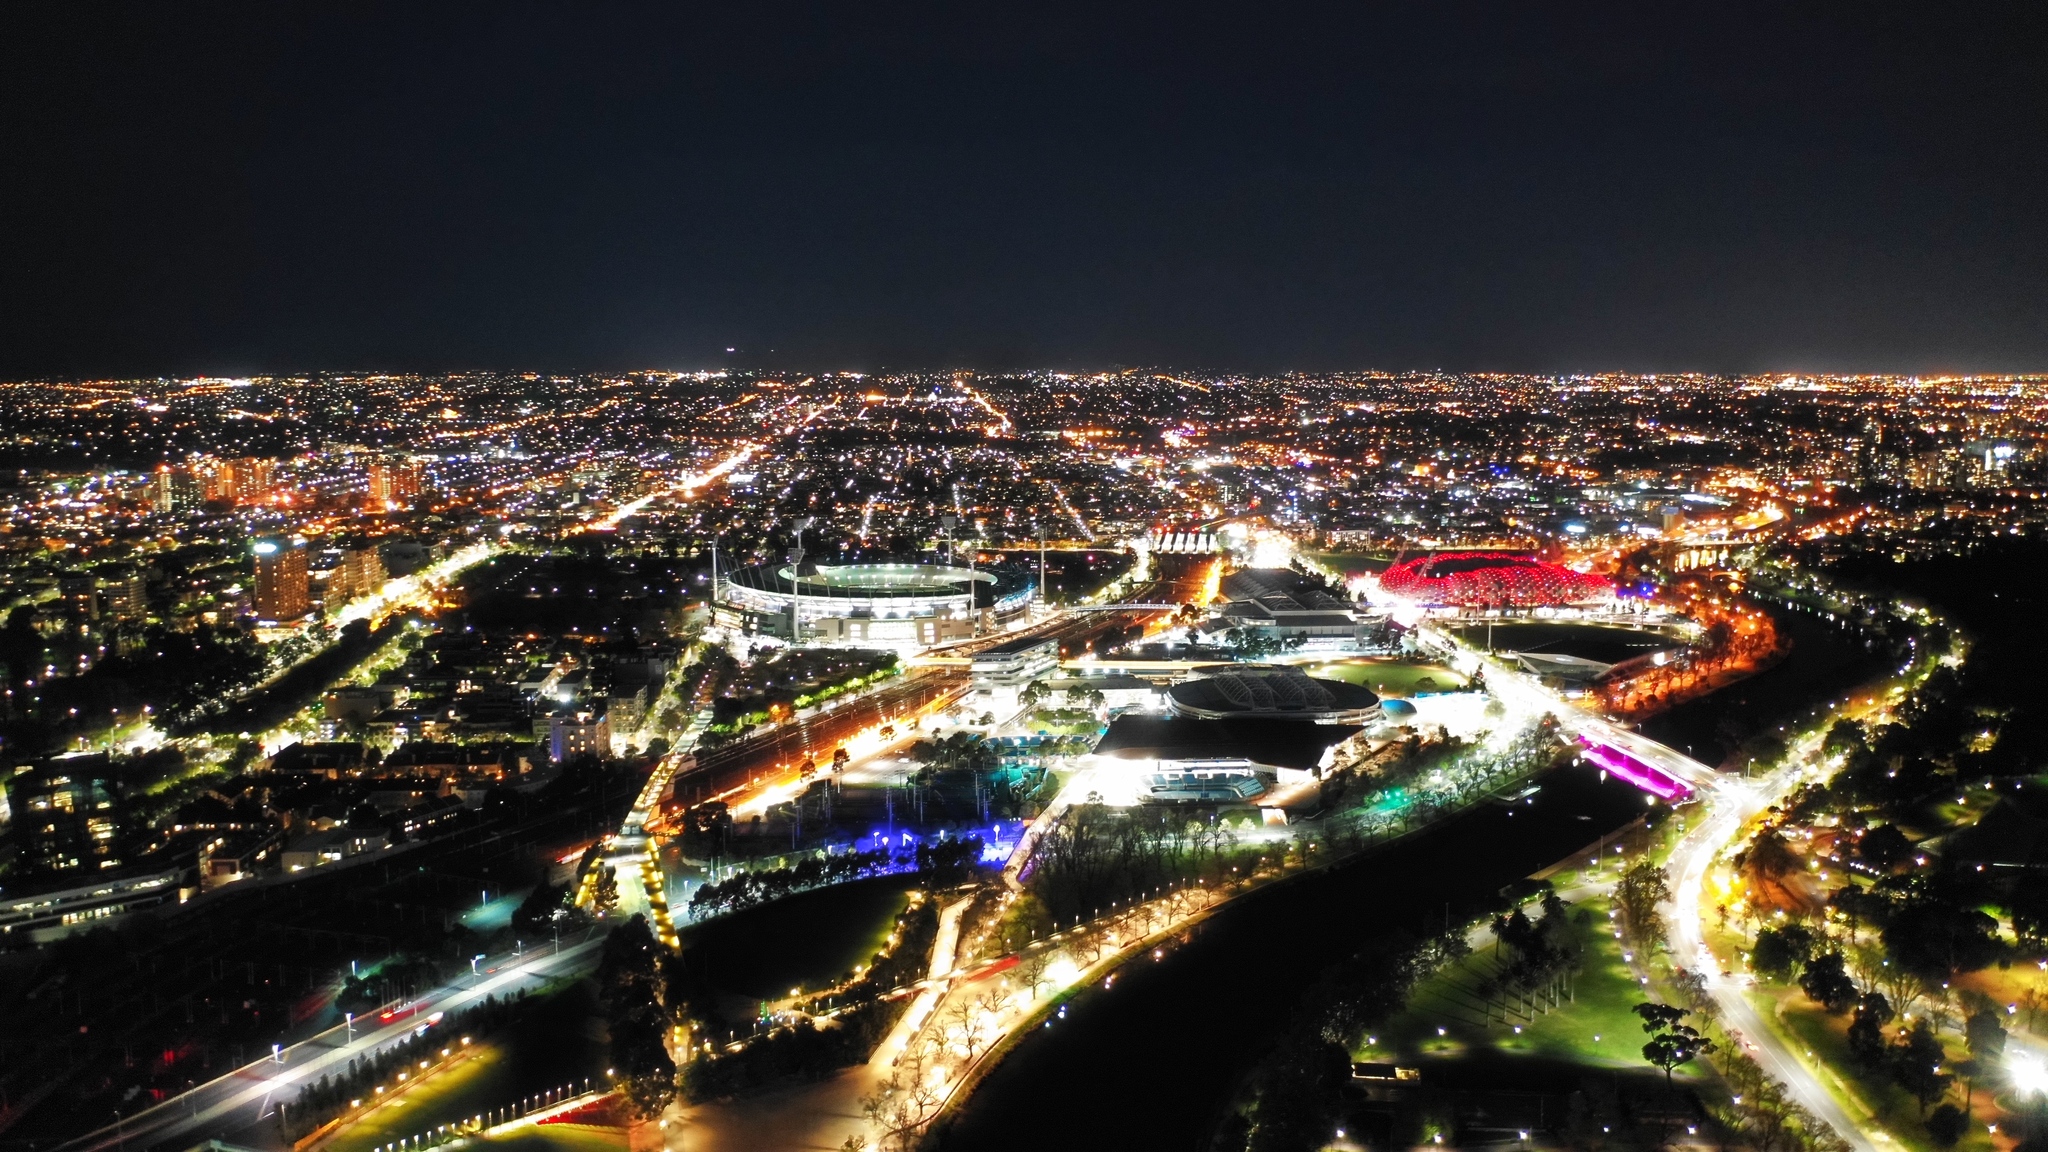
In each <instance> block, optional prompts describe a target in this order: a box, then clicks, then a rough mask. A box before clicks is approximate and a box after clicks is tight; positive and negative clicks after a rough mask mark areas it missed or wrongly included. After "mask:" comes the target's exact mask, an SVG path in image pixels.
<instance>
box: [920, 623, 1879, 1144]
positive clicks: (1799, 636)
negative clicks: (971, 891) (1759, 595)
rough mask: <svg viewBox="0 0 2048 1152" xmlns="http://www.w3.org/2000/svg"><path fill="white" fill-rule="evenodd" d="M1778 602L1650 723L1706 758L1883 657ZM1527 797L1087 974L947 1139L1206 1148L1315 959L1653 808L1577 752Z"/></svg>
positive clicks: (1330, 958) (1506, 878) (1333, 955)
mask: <svg viewBox="0 0 2048 1152" xmlns="http://www.w3.org/2000/svg"><path fill="white" fill-rule="evenodd" d="M1779 616H1780V623H1781V626H1782V627H1784V628H1786V629H1787V630H1788V631H1789V632H1790V634H1791V637H1792V640H1793V649H1792V653H1791V655H1789V656H1788V657H1787V658H1786V659H1785V660H1784V661H1783V662H1781V663H1780V664H1779V665H1778V666H1776V667H1775V668H1773V669H1771V670H1770V671H1768V672H1765V673H1763V674H1762V675H1759V676H1757V677H1754V678H1752V679H1751V680H1749V681H1746V682H1744V683H1742V684H1738V685H1735V686H1733V687H1731V688H1729V689H1728V690H1726V691H1723V692H1720V693H1716V694H1715V695H1713V696H1710V697H1707V698H1704V699H1702V700H1699V701H1695V702H1693V703H1691V704H1688V705H1685V706H1683V707H1680V708H1677V709H1673V710H1672V711H1671V712H1669V713H1666V714H1665V715H1663V716H1660V717H1658V718H1656V719H1655V720H1653V721H1650V722H1648V723H1646V724H1644V725H1643V729H1644V731H1645V732H1647V733H1648V734H1650V735H1651V736H1653V737H1655V738H1657V739H1660V740H1663V741H1665V742H1667V743H1670V744H1672V745H1674V746H1676V747H1681V748H1682V747H1684V746H1686V745H1687V744H1691V745H1692V746H1693V747H1694V749H1695V751H1696V753H1697V754H1699V755H1700V757H1701V758H1702V759H1705V760H1707V761H1708V762H1709V763H1713V762H1715V761H1717V760H1718V759H1719V758H1720V757H1721V756H1722V755H1724V754H1725V753H1726V752H1727V751H1729V750H1730V749H1732V748H1733V747H1734V746H1735V744H1736V743H1738V742H1739V741H1740V740H1741V739H1743V738H1745V737H1746V736H1748V735H1749V734H1750V733H1751V732H1752V731H1755V730H1757V729H1758V728H1760V727H1761V726H1763V725H1766V724H1772V725H1775V724H1778V723H1780V722H1782V721H1784V720H1785V719H1787V718H1789V717H1790V716H1792V715H1795V714H1797V713H1798V712H1800V711H1802V710H1804V709H1806V708H1808V707H1811V706H1812V705H1814V704H1816V703H1820V702H1824V701H1826V700H1828V699H1830V698H1832V697H1833V696H1835V695H1838V694H1840V693H1841V692H1843V691H1844V690H1846V689H1848V688H1851V687H1854V686H1855V685H1858V684H1861V683H1863V682H1864V681H1866V680H1868V679H1870V678H1872V677H1874V676H1877V675H1879V674H1881V673H1882V672H1883V671H1884V669H1885V666H1886V660H1885V659H1884V656H1883V654H1882V653H1879V652H1876V651H1873V650H1871V649H1868V648H1866V647H1865V646H1864V644H1863V639H1862V637H1861V636H1859V635H1857V634H1855V633H1852V632H1845V631H1842V630H1840V629H1838V628H1834V627H1832V626H1830V625H1828V624H1827V623H1826V622H1825V621H1824V620H1815V619H1813V618H1812V617H1808V616H1803V615H1800V614H1797V613H1789V612H1787V613H1780V614H1779ZM1535 801H1536V802H1535V803H1534V804H1533V805H1528V806H1518V807H1516V808H1514V809H1507V808H1502V807H1498V806H1494V805H1483V806H1481V807H1479V808H1476V809H1473V810H1471V811H1468V812H1465V813H1463V814H1461V815H1459V816H1456V817H1454V818H1452V819H1450V820H1448V821H1446V822H1445V823H1444V824H1442V825H1441V826H1439V827H1437V828H1435V829H1433V830H1432V831H1430V832H1428V833H1426V834H1424V835H1422V836H1420V837H1417V838H1415V839H1413V840H1409V841H1406V842H1404V843H1402V844H1399V845H1396V846H1395V847H1393V848H1390V849H1385V850H1381V851H1378V852H1375V853H1373V854H1370V855H1368V856H1365V857H1363V858H1361V859H1359V860H1356V861H1354V862H1352V863H1350V864H1347V865H1344V866H1342V867H1339V868H1335V869H1332V870H1331V871H1329V872H1325V873H1321V874H1318V875H1314V876H1309V877H1304V878H1302V879H1300V880H1297V881H1294V882H1293V883H1290V884H1286V885H1282V886H1280V887H1278V888H1275V889H1272V890H1269V891H1267V892H1264V893H1260V894H1258V895H1255V896H1252V897H1250V898H1248V899H1245V900H1244V901H1243V902H1242V903H1241V904H1240V905H1238V906H1237V907H1235V908H1232V909H1229V910H1227V911H1225V912H1223V913H1221V914H1219V915H1218V916H1217V917H1215V918H1214V919H1213V920H1211V921H1210V922H1209V923H1208V924H1206V925H1204V926H1203V927H1202V928H1201V929H1199V930H1198V932H1197V934H1196V935H1195V937H1194V939H1192V940H1191V941H1190V942H1188V943H1187V944H1185V945H1183V946H1182V947H1180V948H1179V949H1177V950H1175V951H1172V952H1169V953H1168V954H1167V956H1166V958H1165V959H1164V960H1162V961H1158V962H1153V963H1147V962H1138V963H1135V964H1132V965H1130V966H1128V967H1126V968H1125V969H1124V972H1123V974H1122V975H1120V976H1119V977H1118V978H1117V980H1116V983H1115V987H1114V988H1111V989H1108V990H1105V989H1103V988H1101V987H1100V986H1097V987H1095V988H1094V989H1091V990H1090V991H1089V992H1088V993H1087V994H1085V995H1083V996H1081V997H1080V998H1079V999H1078V1000H1076V1001H1075V1002H1074V1003H1073V1004H1072V1005H1070V1006H1069V1008H1068V1010H1067V1018H1066V1019H1065V1020H1062V1021H1059V1022H1057V1023H1056V1024H1054V1026H1053V1027H1051V1028H1047V1029H1043V1030H1041V1031H1040V1032H1039V1034H1038V1035H1037V1036H1035V1037H1033V1038H1032V1039H1030V1040H1028V1041H1026V1042H1025V1043H1024V1044H1022V1045H1021V1046H1019V1047H1018V1049H1017V1050H1016V1051H1015V1052H1014V1053H1012V1054H1011V1055H1010V1057H1009V1058H1008V1059H1007V1060H1005V1061H1004V1062H1003V1064H1002V1065H1001V1066H1000V1067H999V1068H998V1069H997V1070H996V1071H995V1072H994V1073H992V1074H991V1075H990V1076H989V1078H988V1079H987V1080H986V1081H985V1082H984V1083H983V1085H982V1088H981V1090H980V1091H979V1092H977V1093H976V1094H975V1095H974V1097H973V1098H972V1099H971V1100H970V1101H969V1103H968V1104H967V1106H966V1108H965V1110H964V1111H963V1112H962V1113H961V1115H960V1116H959V1117H958V1118H957V1120H956V1122H955V1123H954V1125H953V1126H952V1129H951V1130H950V1131H948V1132H947V1133H945V1140H944V1143H943V1145H942V1147H944V1148H946V1149H949V1150H952V1149H974V1150H976V1152H1002V1150H1005V1149H1018V1150H1019V1152H1022V1150H1025V1149H1030V1150H1033V1152H1039V1150H1042V1149H1044V1148H1047V1147H1049V1146H1051V1147H1058V1148H1059V1149H1061V1152H1087V1150H1091V1149H1104V1150H1110V1149H1115V1150H1117V1152H1128V1150H1130V1149H1139V1148H1143V1149H1153V1148H1157V1149H1167V1150H1170V1152H1179V1150H1188V1152H1193V1150H1195V1149H1198V1148H1201V1147H1203V1146H1205V1142H1206V1141H1207V1139H1208V1138H1209V1136H1210V1133H1211V1132H1212V1130H1213V1128H1214V1126H1215V1124H1216V1123H1217V1122H1218V1121H1219V1120H1220V1119H1221V1117H1222V1112H1221V1109H1222V1108H1223V1107H1224V1106H1225V1105H1226V1104H1227V1103H1228V1102H1229V1101H1230V1099H1231V1098H1232V1096H1233V1095H1234V1094H1235V1092H1236V1091H1237V1089H1238V1087H1239V1085H1240V1084H1241V1082H1242V1081H1243V1079H1244V1077H1245V1076H1246V1075H1247V1074H1248V1073H1249V1072H1250V1071H1251V1069H1252V1068H1253V1067H1254V1066H1255V1065H1256V1064H1257V1063H1258V1061H1259V1060H1260V1059H1261V1058H1262V1057H1263V1055H1264V1054H1265V1052H1266V1050H1267V1049H1268V1047H1269V1046H1270V1045H1271V1044H1272V1043H1273V1042H1274V1041H1276V1040H1277V1039H1278V1038H1279V1036H1280V1034H1281V1031H1282V1030H1283V1029H1284V1028H1285V1027H1286V1024H1287V1021H1288V1019H1289V1016H1290V1014H1291V1013H1292V1011H1293V1010H1294V1004H1295V1000H1296V998H1297V996H1298V995H1299V993H1300V992H1301V991H1303V990H1304V989H1305V988H1306V987H1307V985H1308V984H1309V982H1311V981H1313V980H1314V979H1315V977H1316V975H1317V974H1318V973H1319V972H1320V971H1321V970H1322V969H1323V968H1325V967H1327V966H1328V965H1330V964H1332V963H1334V962H1336V961H1337V960H1339V959H1341V958H1343V957H1345V956H1347V955H1349V954H1351V953H1353V952H1356V951H1357V950H1358V949H1359V948H1361V947H1362V946H1364V945H1365V944H1367V943H1368V942H1370V941H1371V940H1373V939H1374V938H1375V937H1377V936H1379V935H1382V934H1384V933H1385V932H1386V931H1388V930H1389V928H1391V927H1394V926H1399V927H1402V928H1406V929H1409V930H1411V931H1415V930H1419V929H1421V928H1422V927H1424V925H1425V922H1433V923H1437V924H1441V923H1442V922H1443V918H1444V916H1445V912H1446V905H1448V906H1449V911H1450V915H1451V916H1453V917H1454V918H1455V917H1460V916H1462V915H1463V914H1464V913H1465V912H1466V911H1467V910H1472V909H1476V908H1477V907H1478V906H1480V905H1481V904H1482V903H1483V902H1484V901H1485V900H1486V899H1487V898H1488V897H1489V896H1491V895H1492V894H1493V893H1496V892H1497V891H1499V889H1500V888H1501V887H1503V886H1504V885H1506V884H1508V883H1510V882H1511V881H1513V880H1516V879H1518V878H1520V877H1523V876H1526V875H1528V874H1529V873H1531V872H1535V871H1537V870H1539V869H1541V868H1544V867H1546V866H1548V865H1550V864H1552V863H1555V862H1556V861H1558V860H1560V859H1562V858H1563V857H1564V856H1566V855H1567V854H1569V853H1571V852H1574V851H1575V850H1577V849H1578V848H1580V847H1583V846H1585V845H1587V844H1590V843H1592V842H1593V841H1594V840H1596V839H1598V838H1600V837H1601V836H1603V835H1605V834H1607V833H1609V832H1611V831H1613V830H1615V829H1616V828H1618V827H1620V826H1621V825H1623V824H1626V823H1627V822H1629V821H1630V820H1633V819H1634V818H1635V817H1636V816H1637V815H1638V814H1640V813H1641V812H1642V811H1643V808H1644V801H1643V797H1642V795H1641V794H1640V793H1638V792H1636V791H1635V790H1634V789H1632V788H1630V787H1628V786H1626V785H1623V784H1620V783H1618V782H1613V781H1609V782H1602V781H1600V780H1599V779H1597V778H1596V777H1594V776H1593V775H1591V774H1590V773H1588V772H1585V771H1584V770H1582V769H1578V768H1568V769H1564V770H1562V771H1559V772H1557V773H1553V774H1552V775H1551V776H1550V777H1549V778H1548V779H1546V780H1545V781H1544V785H1543V789H1542V791H1541V792H1539V793H1538V794H1537V796H1536V798H1535ZM1511 812H1512V814H1510V813H1511Z"/></svg>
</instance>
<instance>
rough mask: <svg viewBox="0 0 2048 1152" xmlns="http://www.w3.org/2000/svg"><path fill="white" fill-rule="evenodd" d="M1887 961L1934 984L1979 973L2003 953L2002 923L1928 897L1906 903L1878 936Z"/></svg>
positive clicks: (1962, 906)
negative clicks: (1959, 976) (1999, 935)
mask: <svg viewBox="0 0 2048 1152" xmlns="http://www.w3.org/2000/svg"><path fill="white" fill-rule="evenodd" d="M1879 938H1880V939H1881V940H1883V941H1884V950H1885V957H1886V959H1888V960H1890V961H1891V962H1892V964H1893V965H1894V966H1896V967H1903V968H1905V969H1906V970H1908V971H1910V972H1912V973H1913V974H1914V975H1916V976H1919V977H1920V978H1921V979H1922V980H1925V981H1927V982H1928V983H1931V984H1938V983H1941V982H1943V981H1947V980H1951V979H1953V978H1954V976H1955V975H1956V974H1957V973H1959V972H1975V971H1976V970H1977V969H1979V968H1983V967H1985V966H1987V965H1989V964H1990V963H1992V962H1993V961H1995V960H1997V959H1998V957H1999V955H2000V954H2001V953H2002V952H2003V951H2004V946H2003V945H2001V944H2000V943H1999V941H1998V922H1997V921H1996V920H1993V919H1992V918H1991V917H1990V916H1987V915H1985V914H1984V913H1983V912H1980V911H1978V910H1977V909H1975V908H1971V907H1967V906H1965V905H1963V904H1961V903H1959V902H1957V901H1956V900H1954V899H1948V898H1943V897H1942V896H1939V895H1934V894H1929V895H1926V896H1922V897H1917V898H1914V899H1910V900H1908V901H1906V903H1905V904H1903V905H1901V906H1900V907H1899V908H1898V909H1897V910H1896V911H1894V912H1893V913H1892V916H1891V920H1890V921H1889V922H1888V923H1886V924H1885V926H1884V930H1883V931H1882V932H1881V933H1880V934H1879Z"/></svg>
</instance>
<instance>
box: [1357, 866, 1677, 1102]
mask: <svg viewBox="0 0 2048 1152" xmlns="http://www.w3.org/2000/svg"><path fill="white" fill-rule="evenodd" d="M1582 910H1583V911H1586V912H1588V913H1590V919H1589V922H1588V923H1586V924H1584V925H1575V930H1576V939H1577V940H1578V943H1579V947H1580V949H1581V955H1582V956H1583V958H1584V965H1583V967H1582V968H1581V969H1580V971H1579V975H1578V985H1577V988H1576V996H1575V998H1574V999H1572V1000H1567V1001H1564V1002H1563V1003H1561V1004H1560V1005H1559V1006H1558V1007H1556V1008H1554V1009H1550V1010H1548V1011H1539V1012H1538V1014H1537V1015H1536V1016H1535V1018H1534V1019H1533V1020H1532V1019H1530V1018H1529V1017H1528V1016H1526V1015H1523V1014H1521V1013H1520V1012H1519V1011H1517V1012H1514V1013H1512V1014H1511V1015H1510V1018H1509V1019H1508V1021H1507V1022H1506V1023H1503V1022H1502V1021H1501V1017H1500V1012H1499V1011H1498V1009H1497V1008H1496V1011H1495V1012H1494V1015H1493V1022H1492V1023H1491V1024H1490V1025H1488V1024H1487V1023H1485V1019H1484V1013H1483V1010H1482V1008H1481V1003H1482V1001H1483V996H1482V995H1481V994H1480V993H1479V991H1478V990H1479V988H1480V986H1481V984H1482V983H1484V982H1485V980H1486V979H1487V978H1488V977H1489V976H1491V975H1492V974H1493V973H1494V972H1495V971H1496V970H1497V967H1498V965H1497V963H1496V961H1495V960H1494V959H1493V949H1492V946H1491V945H1490V944H1488V945H1486V946H1484V947H1482V948H1480V949H1479V950H1478V951H1477V952H1474V953H1473V954H1472V955H1471V956H1469V957H1467V958H1466V959H1465V960H1464V961H1463V962H1462V963H1459V964H1456V965H1453V966H1451V967H1450V968H1447V969H1445V970H1444V971H1442V972H1439V973H1438V974H1436V975H1435V976H1433V977H1431V978H1430V979H1429V980H1427V981H1424V982H1423V984H1422V985H1421V986H1420V987H1419V988H1417V989H1416V992H1415V994H1414V995H1413V996H1411V997H1410V998H1409V1000H1408V1007H1407V1009H1406V1010H1405V1011H1403V1012H1402V1013H1401V1014H1400V1015H1398V1016H1396V1017H1394V1018H1393V1019H1391V1020H1389V1021H1387V1022H1386V1023H1385V1024H1383V1025H1381V1026H1380V1028H1379V1029H1378V1030H1377V1032H1376V1033H1375V1039H1376V1040H1377V1043H1373V1044H1368V1045H1367V1046H1366V1047H1365V1048H1364V1049H1363V1050H1361V1052H1360V1053H1359V1054H1358V1057H1357V1058H1358V1059H1361V1060H1395V1059H1399V1060H1403V1061H1408V1060H1417V1059H1422V1058H1445V1059H1447V1058H1456V1057H1459V1056H1462V1055H1466V1054H1470V1053H1474V1052H1480V1051H1487V1052H1498V1053H1504V1054H1515V1055H1533V1056H1542V1057H1547V1058H1551V1059H1560V1060H1569V1061H1573V1062H1577V1063H1584V1064H1600V1065H1607V1066H1615V1067H1643V1068H1648V1067H1649V1065H1648V1064H1647V1063H1645V1062H1644V1060H1643V1055H1642V1049H1643V1040H1644V1035H1643V1030H1642V1021H1641V1020H1640V1019H1639V1018H1638V1017H1637V1016H1636V1014H1635V1012H1634V1006H1635V1005H1636V1004H1638V1003H1641V1002H1642V1001H1643V1000H1645V999H1647V997H1646V996H1645V995H1644V994H1643V993H1642V991H1641V990H1640V989H1639V988H1638V986H1637V984H1636V980H1635V977H1634V976H1633V975H1631V974H1630V973H1629V970H1628V967H1627V965H1626V963H1625V962H1624V961H1623V959H1622V950H1621V942H1620V941H1618V940H1616V939H1614V936H1613V934H1612V932H1611V930H1610V929H1609V928H1608V927H1607V925H1608V919H1607V904H1606V902H1605V901H1604V900H1587V901H1584V902H1582V903H1579V904H1575V905H1573V907H1572V911H1573V912H1574V913H1577V912H1580V911H1582ZM1517 1025H1519V1026H1520V1028H1521V1031H1520V1032H1519V1033H1517V1032H1516V1031H1515V1027H1516V1026H1517ZM1439 1029H1441V1030H1442V1034H1441V1035H1439V1034H1438V1030H1439Z"/></svg>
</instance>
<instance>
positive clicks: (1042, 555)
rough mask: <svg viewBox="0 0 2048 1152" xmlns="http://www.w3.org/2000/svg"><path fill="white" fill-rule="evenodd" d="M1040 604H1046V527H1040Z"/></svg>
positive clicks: (1041, 525)
mask: <svg viewBox="0 0 2048 1152" xmlns="http://www.w3.org/2000/svg"><path fill="white" fill-rule="evenodd" d="M1038 602H1039V603H1040V604H1043V603H1045V525H1043V524H1040V525H1039V526H1038Z"/></svg>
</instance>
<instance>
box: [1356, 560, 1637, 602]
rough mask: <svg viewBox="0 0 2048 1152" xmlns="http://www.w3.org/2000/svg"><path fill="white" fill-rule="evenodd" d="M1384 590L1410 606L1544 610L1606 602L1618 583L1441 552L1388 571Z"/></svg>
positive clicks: (1543, 564)
mask: <svg viewBox="0 0 2048 1152" xmlns="http://www.w3.org/2000/svg"><path fill="white" fill-rule="evenodd" d="M1380 590H1381V591H1382V592H1384V593H1386V594H1387V595H1388V596H1392V597H1394V598H1396V599H1400V600H1406V601H1408V602H1409V603H1411V604H1426V605H1432V606H1441V607H1456V608H1542V607H1562V606H1564V605H1569V604H1591V603H1597V602H1599V601H1602V600H1606V599H1608V598H1609V597H1611V596H1613V595H1614V583H1613V581H1610V580H1608V579H1607V578H1606V577H1605V576H1596V575H1594V574H1592V573H1590V572H1574V571H1572V570H1571V569H1570V568H1566V567H1565V566H1563V565H1562V564H1552V563H1551V562H1549V561H1547V560H1539V559H1537V558H1536V557H1534V556H1523V555H1516V554H1514V553H1501V552H1440V553H1437V554H1435V555H1431V556H1418V557H1416V558H1415V559H1413V560H1404V561H1402V562H1401V563H1399V564H1396V565H1394V566H1393V567H1391V568H1389V569H1387V570H1386V571H1385V572H1383V573H1381V574H1380Z"/></svg>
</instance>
